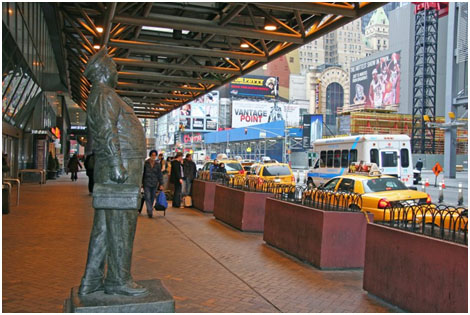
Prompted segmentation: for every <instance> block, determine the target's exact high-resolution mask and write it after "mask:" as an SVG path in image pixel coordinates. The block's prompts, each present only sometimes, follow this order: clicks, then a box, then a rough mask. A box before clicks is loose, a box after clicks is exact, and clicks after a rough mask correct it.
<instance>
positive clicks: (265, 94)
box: [229, 75, 279, 99]
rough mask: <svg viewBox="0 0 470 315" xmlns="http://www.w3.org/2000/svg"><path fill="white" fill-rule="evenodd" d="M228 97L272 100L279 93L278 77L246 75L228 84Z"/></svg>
mask: <svg viewBox="0 0 470 315" xmlns="http://www.w3.org/2000/svg"><path fill="white" fill-rule="evenodd" d="M229 91H230V95H232V96H238V97H260V98H268V99H273V98H275V97H277V96H278V93H279V77H267V76H260V75H247V76H243V77H240V78H238V79H235V80H233V81H232V82H230V86H229Z"/></svg>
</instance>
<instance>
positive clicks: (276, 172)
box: [247, 163, 295, 185]
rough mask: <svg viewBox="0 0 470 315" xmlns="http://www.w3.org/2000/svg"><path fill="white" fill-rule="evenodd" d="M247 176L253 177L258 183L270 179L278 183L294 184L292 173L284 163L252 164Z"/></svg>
mask: <svg viewBox="0 0 470 315" xmlns="http://www.w3.org/2000/svg"><path fill="white" fill-rule="evenodd" d="M247 178H250V179H255V180H257V181H258V183H259V184H263V182H266V181H270V182H273V183H274V184H279V185H295V177H294V173H293V172H292V169H291V168H290V166H289V164H286V163H257V164H253V165H252V168H251V171H250V175H247Z"/></svg>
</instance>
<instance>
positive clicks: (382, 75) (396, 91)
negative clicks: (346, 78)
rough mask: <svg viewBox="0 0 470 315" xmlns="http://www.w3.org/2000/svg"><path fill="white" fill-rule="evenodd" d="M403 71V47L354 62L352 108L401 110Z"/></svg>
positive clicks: (345, 108) (352, 67)
mask: <svg viewBox="0 0 470 315" xmlns="http://www.w3.org/2000/svg"><path fill="white" fill-rule="evenodd" d="M400 74H401V73H400V51H397V52H394V53H391V54H387V55H385V56H382V57H377V58H375V59H373V60H369V61H366V62H362V63H359V64H357V65H354V66H351V74H350V82H351V83H350V84H351V85H350V91H351V93H350V100H349V101H350V105H349V109H363V108H371V109H386V110H391V111H398V106H399V104H400ZM347 109H348V106H345V107H344V108H343V110H347Z"/></svg>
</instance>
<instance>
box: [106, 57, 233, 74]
mask: <svg viewBox="0 0 470 315" xmlns="http://www.w3.org/2000/svg"><path fill="white" fill-rule="evenodd" d="M113 60H114V61H115V62H116V63H117V64H120V65H125V66H134V67H142V68H152V69H176V70H182V71H195V72H210V73H229V74H234V75H236V74H241V72H240V70H238V69H234V68H224V67H214V66H196V65H186V64H185V65H180V64H175V63H161V62H155V61H146V60H137V59H126V58H113Z"/></svg>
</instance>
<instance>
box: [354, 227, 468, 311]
mask: <svg viewBox="0 0 470 315" xmlns="http://www.w3.org/2000/svg"><path fill="white" fill-rule="evenodd" d="M363 285H364V290H366V291H368V292H369V293H371V294H373V295H375V296H378V297H380V298H382V299H384V300H385V301H387V302H389V303H391V304H394V305H396V306H398V307H400V308H402V309H404V310H406V311H409V312H419V313H448V312H457V313H467V311H468V246H465V245H460V244H456V243H452V242H448V241H443V240H440V239H436V238H432V237H428V236H424V235H420V234H415V233H410V232H406V231H401V230H397V229H393V228H390V227H387V226H383V225H378V224H368V225H367V239H366V255H365V266H364V281H363Z"/></svg>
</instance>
